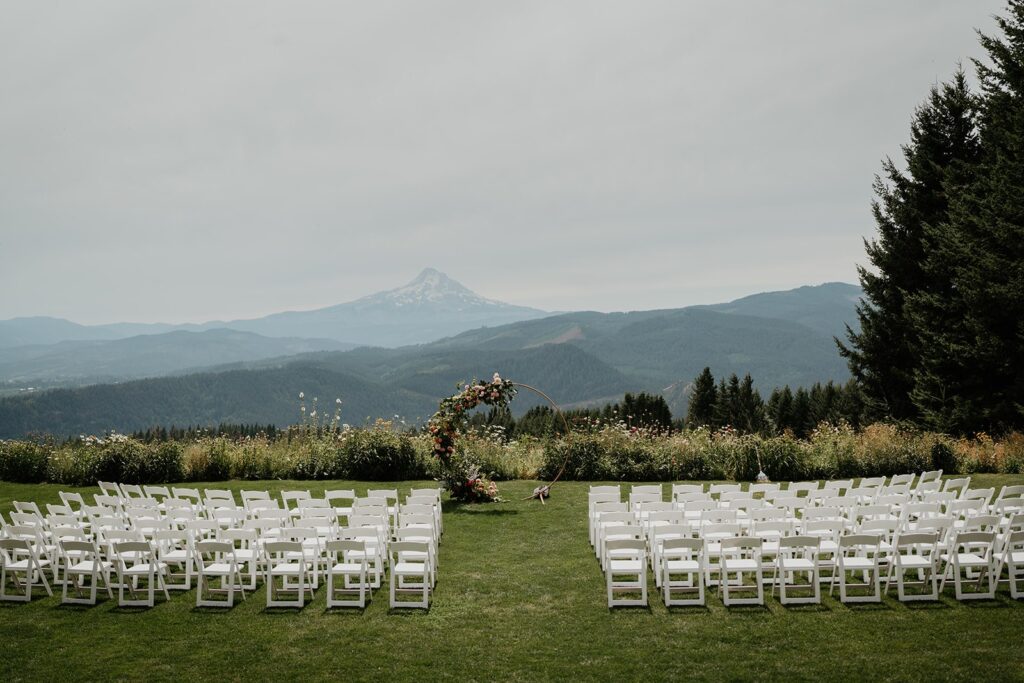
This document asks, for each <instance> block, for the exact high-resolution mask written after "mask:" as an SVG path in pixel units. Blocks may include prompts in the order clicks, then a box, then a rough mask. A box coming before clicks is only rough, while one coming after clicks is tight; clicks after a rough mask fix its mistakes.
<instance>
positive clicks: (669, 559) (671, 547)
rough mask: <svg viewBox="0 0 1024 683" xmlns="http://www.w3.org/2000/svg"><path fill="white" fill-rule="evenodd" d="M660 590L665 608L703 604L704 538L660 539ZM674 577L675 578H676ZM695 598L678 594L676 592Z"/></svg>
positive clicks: (658, 569)
mask: <svg viewBox="0 0 1024 683" xmlns="http://www.w3.org/2000/svg"><path fill="white" fill-rule="evenodd" d="M659 554H660V564H659V566H658V568H657V571H658V575H660V577H661V589H662V594H663V597H664V600H665V606H666V607H673V606H687V605H703V604H704V600H705V598H704V562H705V556H704V539H702V538H684V537H679V538H666V539H664V540H663V541H662V542H661V549H660V551H659ZM673 577H675V578H673ZM679 593H683V594H685V595H692V594H693V593H696V597H676V595H677V594H679Z"/></svg>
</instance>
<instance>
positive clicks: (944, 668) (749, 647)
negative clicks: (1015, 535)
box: [0, 475, 1024, 681]
mask: <svg viewBox="0 0 1024 683" xmlns="http://www.w3.org/2000/svg"><path fill="white" fill-rule="evenodd" d="M1022 481H1024V477H1019V476H1017V477H1011V476H995V475H992V476H987V477H978V478H976V483H975V485H976V486H991V485H996V486H999V485H1002V484H1010V483H1021V482H1022ZM348 485H349V484H347V483H342V484H339V483H336V482H331V483H330V484H329V486H328V485H327V484H326V483H324V482H301V483H289V482H245V483H244V485H243V484H241V483H238V482H232V483H231V484H230V486H231V488H235V489H239V488H251V489H264V488H268V489H270V490H271V491H279V490H281V489H282V488H284V489H288V488H310V489H312V490H313V492H314V495H317V493H318V492H321V491H323V490H324V489H325V488H328V487H329V488H342V487H346V486H348ZM352 485H354V486H355V487H356V488H357V490H359V491H361V490H363V489H365V488H366V485H365V484H352ZM534 485H535V483H533V482H509V483H505V484H503V485H502V493H503V495H505V496H506V497H507V498H508V502H505V503H501V504H496V505H485V506H475V507H458V506H449V507H446V512H445V518H444V521H445V534H444V537H443V539H442V543H441V553H440V567H439V569H440V573H439V583H438V586H437V590H436V593H435V595H434V599H433V606H432V608H431V610H430V611H429V612H421V611H413V610H409V611H407V612H400V613H395V614H390V613H389V612H388V605H387V592H386V587H385V588H384V589H381V590H380V591H378V592H376V593H375V594H374V599H373V601H372V602H371V604H370V606H369V607H368V608H367V609H366V611H365V612H362V613H360V612H358V611H336V612H332V613H326V612H325V610H324V589H323V587H321V589H320V590H319V591H318V592H317V595H316V599H315V600H314V601H313V602H312V603H308V604H307V605H306V607H305V609H303V610H302V611H301V612H295V611H280V612H273V613H270V612H266V611H265V608H264V605H265V592H264V590H263V587H262V585H261V586H260V589H259V590H257V592H256V593H255V594H250V595H249V598H248V599H247V600H246V601H245V602H243V603H241V604H238V605H237V606H236V607H235V608H234V609H232V610H230V611H202V612H200V611H197V610H195V609H194V602H195V593H194V591H193V592H189V593H184V594H183V593H172V595H171V601H170V602H169V603H166V604H164V603H158V604H157V606H156V607H155V608H154V609H152V610H146V611H130V610H120V609H118V608H117V607H116V606H115V605H114V604H112V603H111V602H109V601H107V602H101V603H100V604H99V605H97V606H96V607H94V608H87V607H85V608H83V607H61V606H60V605H59V601H60V600H59V597H54V598H52V599H36V600H35V601H33V602H32V603H31V604H30V605H23V604H10V603H8V604H0V642H2V645H0V648H2V657H0V680H4V681H9V680H43V679H46V680H54V679H64V680H69V679H76V680H90V679H98V678H117V679H132V678H134V679H146V680H164V679H166V680H171V679H177V680H182V679H183V678H184V679H189V680H191V679H199V678H204V679H207V678H209V679H212V678H217V679H227V680H242V679H247V680H268V679H275V678H281V679H293V678H300V677H301V678H306V679H309V678H313V679H326V678H332V679H337V680H353V679H354V680H377V681H380V680H388V681H390V680H414V679H418V680H438V679H441V680H445V679H452V680H481V681H490V680H522V681H538V680H560V679H598V680H633V679H637V678H640V677H645V678H646V677H651V678H654V679H678V678H682V677H687V678H703V679H714V680H721V679H723V678H728V679H751V678H762V677H770V678H777V679H782V678H785V679H788V680H811V679H820V678H822V677H828V678H830V679H833V680H864V679H868V678H881V679H900V680H922V681H923V680H937V679H972V680H1024V647H1022V646H1021V637H1022V634H1024V604H1017V603H1014V602H1013V601H1011V600H1010V599H1009V597H1008V594H1007V593H1006V591H1005V589H1003V590H1002V591H1001V592H1000V594H999V596H998V599H997V600H995V601H991V602H980V603H974V604H970V603H967V604H965V603H958V602H956V601H955V600H953V599H952V598H951V597H946V596H944V597H943V598H942V600H941V601H940V602H939V603H935V604H921V603H919V604H917V605H913V606H907V605H902V604H900V603H898V602H897V601H895V600H894V599H887V600H886V601H885V602H884V603H883V604H882V605H881V606H878V605H875V606H863V607H853V608H851V607H845V606H843V605H841V604H840V603H839V602H838V601H836V600H832V599H829V598H828V597H825V599H824V601H823V604H822V605H821V606H805V607H790V608H783V607H782V606H781V605H779V604H778V602H777V601H775V600H771V599H769V601H768V605H767V607H766V608H764V609H762V608H733V609H730V610H727V609H725V608H724V607H723V606H722V604H721V601H720V600H719V599H718V598H717V596H715V595H714V594H713V593H709V600H708V605H709V607H708V609H696V608H687V609H683V608H677V609H673V610H672V611H669V610H667V609H666V608H665V607H664V606H663V605H662V604H661V602H660V601H659V597H658V596H657V595H656V594H652V595H651V599H650V608H648V609H640V608H637V609H624V610H619V611H616V612H614V613H609V611H608V609H607V607H606V604H605V593H604V579H603V576H602V574H601V571H600V569H599V567H598V564H597V561H596V560H595V558H594V555H593V551H592V550H591V548H590V544H589V543H588V541H587V527H586V492H587V488H588V485H587V484H583V483H575V482H572V483H561V484H559V485H557V486H556V487H555V489H554V498H553V499H551V500H550V501H548V504H547V505H545V506H541V505H540V504H539V503H538V502H536V501H522V500H520V498H522V497H523V496H526V495H528V494H529V493H530V491H531V490H532V489H533V487H534ZM211 486H215V487H223V486H224V484H215V485H211ZM391 486H394V485H388V487H391ZM397 486H399V487H400V488H402V489H407V488H408V487H409V486H410V483H401V484H397ZM59 488H60V487H57V486H49V485H40V486H36V485H16V484H6V483H4V484H0V511H2V512H4V513H5V514H6V513H7V512H8V511H9V510H10V509H11V501H12V500H25V499H27V500H36V501H38V502H39V503H41V504H42V503H46V502H54V501H56V499H57V491H58V489H59ZM65 488H66V487H65ZM85 491H88V490H85Z"/></svg>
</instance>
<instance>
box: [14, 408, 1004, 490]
mask: <svg viewBox="0 0 1024 683" xmlns="http://www.w3.org/2000/svg"><path fill="white" fill-rule="evenodd" d="M457 448H458V452H457V457H459V458H460V459H462V460H464V461H465V462H467V463H469V464H471V465H473V466H474V467H475V468H477V469H478V470H479V472H480V473H481V474H484V475H487V476H489V477H491V478H493V479H496V480H510V479H551V478H553V477H554V476H555V475H556V474H558V473H559V471H561V470H562V467H563V465H564V472H563V473H562V478H563V479H576V480H591V481H594V480H622V481H674V480H679V479H696V480H701V479H704V480H708V479H734V480H737V481H750V480H753V479H754V478H755V477H756V476H757V474H758V473H759V472H761V471H763V472H765V473H766V474H767V475H768V476H769V477H770V478H772V479H775V480H797V479H820V478H846V477H866V476H878V475H888V474H895V473H901V472H915V471H921V470H928V469H943V470H944V471H946V472H949V473H953V472H962V473H968V474H970V473H1004V474H1015V473H1024V435H1021V434H1018V433H1013V434H1010V435H1009V436H1007V437H1006V438H1004V439H1002V440H998V441H997V440H995V439H993V438H992V437H990V436H989V435H987V434H979V435H977V436H976V437H974V438H970V439H965V438H961V439H955V438H952V437H949V436H946V435H943V434H937V433H934V432H922V431H915V430H910V429H905V428H901V427H897V426H893V425H887V424H874V425H870V426H868V427H865V428H864V429H862V430H859V431H855V430H853V429H851V428H850V427H848V426H845V425H840V426H831V425H825V424H823V425H821V426H820V427H819V428H818V429H817V430H815V431H814V432H813V433H812V434H811V435H810V437H809V438H807V439H797V438H795V437H793V436H792V435H791V434H784V435H781V436H772V437H762V436H756V435H744V434H739V433H737V432H735V431H732V430H728V429H725V430H719V431H715V432H711V431H708V430H706V429H697V430H692V431H684V432H678V433H674V434H671V435H664V434H659V433H655V432H647V431H644V430H637V429H629V428H624V427H621V426H606V427H603V428H599V429H590V430H587V431H584V432H574V433H572V434H570V435H569V436H566V437H560V438H552V439H546V440H540V439H535V438H531V437H524V438H521V439H517V440H511V441H510V440H507V439H505V438H504V436H503V435H502V434H501V433H500V432H489V433H483V434H467V435H465V436H463V437H462V438H460V439H459V441H458V442H457ZM438 474H439V473H438V472H437V470H436V462H435V461H434V459H433V457H432V455H431V444H430V441H429V439H428V438H426V437H424V436H421V435H415V434H410V433H402V432H399V431H396V430H395V429H394V428H393V425H391V424H390V423H388V422H383V421H382V422H378V423H376V424H374V425H372V426H369V427H365V428H359V429H346V430H344V431H340V432H337V431H322V430H305V431H303V430H300V431H297V432H295V431H293V432H291V433H286V434H285V435H282V436H280V437H278V438H275V439H268V438H265V437H257V438H244V439H237V440H233V439H229V438H227V437H223V436H204V437H199V438H196V439H194V440H191V441H184V442H174V441H171V442H163V443H151V444H146V443H142V442H139V441H135V440H133V439H130V438H127V437H123V436H115V437H111V438H106V439H95V438H89V439H85V440H79V441H75V442H70V443H66V444H56V443H54V442H42V443H35V442H29V441H4V442H0V479H3V480H6V481H11V482H25V483H34V482H44V481H49V482H53V483H61V484H70V485H89V484H93V483H95V482H96V481H97V480H116V481H124V482H131V483H142V484H148V483H158V482H179V481H223V480H228V479H239V480H266V479H360V480H364V481H375V480H376V481H381V480H399V479H423V478H436V477H437V476H438Z"/></svg>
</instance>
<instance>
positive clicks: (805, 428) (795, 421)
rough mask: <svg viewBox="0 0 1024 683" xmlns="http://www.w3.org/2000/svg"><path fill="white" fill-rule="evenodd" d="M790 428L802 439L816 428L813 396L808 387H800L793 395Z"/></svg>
mask: <svg viewBox="0 0 1024 683" xmlns="http://www.w3.org/2000/svg"><path fill="white" fill-rule="evenodd" d="M788 426H789V428H790V429H791V430H793V434H794V435H795V436H796V437H797V438H800V439H804V438H807V435H808V434H810V433H811V431H812V430H813V429H814V427H815V424H814V421H813V420H812V419H811V396H810V394H809V393H808V392H807V390H806V389H804V388H803V387H800V388H799V389H797V390H796V394H794V395H793V408H792V410H791V411H790V420H789V425H788Z"/></svg>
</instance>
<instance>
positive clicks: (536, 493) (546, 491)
mask: <svg viewBox="0 0 1024 683" xmlns="http://www.w3.org/2000/svg"><path fill="white" fill-rule="evenodd" d="M511 384H512V386H515V387H519V388H522V389H529V390H530V391H532V392H533V393H535V394H537V395H538V396H540V397H541V398H543V399H544V400H546V401H547V402H548V403H550V404H551V407H552V408H554V410H555V414H556V415H558V417H559V418H561V420H562V426H564V427H565V437H566V438H567V439H568V438H569V437H571V435H572V428H571V427H570V426H569V420H568V419H566V417H565V413H563V412H562V409H561V408H559V407H558V404H557V403H555V401H554V400H553V399H552V398H551V397H550V396H548V395H547V394H545V393H544V392H543V391H541V390H540V389H538V388H537V387H533V386H530V385H529V384H523V383H522V382H511ZM570 455H571V454H570V453H568V452H567V453H566V454H565V459H564V460H563V461H562V466H561V467H560V468H558V473H557V474H556V475H555V478H554V479H552V480H551V481H550V482H548V483H547V484H545V485H543V486H538V487H537V488H535V489H534V490H533V494H532V495H529V496H527V497H526V498H523V500H531V499H533V498H537V499H539V500H540V502H541V503H542V504H543V503H544V499H545V498H547V497H548V496H550V494H551V487H552V486H554V485H555V483H556V482H557V481H558V480H559V479H561V478H562V474H564V473H565V466H566V465H568V464H569V457H570Z"/></svg>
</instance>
